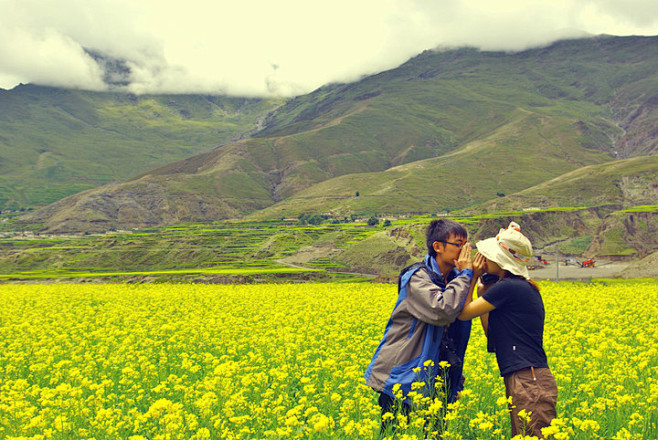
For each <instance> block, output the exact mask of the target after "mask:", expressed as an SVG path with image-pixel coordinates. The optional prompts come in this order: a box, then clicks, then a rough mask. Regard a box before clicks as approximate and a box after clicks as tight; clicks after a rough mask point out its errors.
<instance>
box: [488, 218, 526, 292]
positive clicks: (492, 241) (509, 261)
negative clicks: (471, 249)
mask: <svg viewBox="0 0 658 440" xmlns="http://www.w3.org/2000/svg"><path fill="white" fill-rule="evenodd" d="M475 246H476V247H477V249H478V251H479V252H480V253H481V254H482V255H484V257H485V258H486V259H487V260H491V261H493V262H495V263H496V264H498V265H499V266H500V267H501V268H503V269H505V270H507V271H509V272H511V273H513V274H515V275H520V276H522V277H524V278H526V279H528V278H530V275H529V274H528V267H527V264H528V263H529V262H530V258H531V257H532V244H530V240H528V239H527V238H526V236H525V235H523V234H521V227H520V226H519V225H518V224H517V223H514V222H511V223H510V224H509V226H508V227H507V228H505V229H501V230H500V231H499V232H498V235H496V236H495V237H491V238H487V239H486V240H481V241H478V242H477V243H476V244H475Z"/></svg>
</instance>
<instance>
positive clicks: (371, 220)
mask: <svg viewBox="0 0 658 440" xmlns="http://www.w3.org/2000/svg"><path fill="white" fill-rule="evenodd" d="M378 224H379V219H378V218H377V217H375V216H374V215H373V216H372V217H370V218H369V219H368V226H376V225H378Z"/></svg>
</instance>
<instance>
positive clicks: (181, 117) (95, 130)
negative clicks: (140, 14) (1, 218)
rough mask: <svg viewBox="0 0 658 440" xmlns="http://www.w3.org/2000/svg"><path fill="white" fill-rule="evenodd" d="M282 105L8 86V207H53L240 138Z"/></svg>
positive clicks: (1, 124) (1, 172)
mask: <svg viewBox="0 0 658 440" xmlns="http://www.w3.org/2000/svg"><path fill="white" fill-rule="evenodd" d="M108 62H109V61H108ZM280 104H281V100H262V99H253V98H252V99H247V98H231V97H222V96H201V95H196V96H195V95H158V96H149V95H143V96H136V95H130V94H126V93H98V92H88V91H83V90H67V89H60V88H52V87H41V86H36V85H21V86H18V87H16V88H14V89H12V90H2V89H0V210H6V209H13V210H16V209H26V208H33V207H37V206H40V205H47V204H49V203H52V202H54V201H56V200H59V199H61V198H63V197H65V196H68V195H72V194H75V193H77V192H79V191H82V190H85V189H89V188H94V187H98V186H100V185H104V184H107V183H110V182H121V181H125V180H126V179H129V178H131V177H134V176H135V175H137V174H140V173H143V172H145V171H148V170H151V169H153V168H156V167H158V166H161V165H165V164H167V163H171V162H174V161H176V160H180V159H183V158H185V157H189V156H191V155H193V154H196V153H200V152H202V151H207V150H209V149H211V148H214V147H217V146H218V145H223V144H226V143H230V142H233V141H235V140H236V139H238V138H240V137H243V136H246V135H247V134H248V133H249V132H251V131H254V130H256V129H257V128H258V124H259V121H260V120H261V119H263V118H264V117H265V116H266V115H267V113H269V112H270V111H272V110H273V109H274V108H276V106H278V105H280Z"/></svg>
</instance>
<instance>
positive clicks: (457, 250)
mask: <svg viewBox="0 0 658 440" xmlns="http://www.w3.org/2000/svg"><path fill="white" fill-rule="evenodd" d="M467 237H468V233H467V231H466V229H465V228H464V227H463V226H462V225H460V224H459V223H457V222H455V221H453V220H447V219H442V220H434V221H432V222H431V223H430V224H429V225H428V227H427V231H426V234H425V238H426V245H427V251H428V253H427V255H426V256H425V259H424V260H423V261H422V262H419V263H416V264H414V265H412V266H409V267H408V268H405V269H403V270H402V272H401V273H400V281H399V283H398V292H399V293H398V300H397V302H396V304H395V307H394V309H393V312H392V313H391V317H390V319H389V321H388V323H387V324H386V329H385V330H384V337H383V338H382V341H381V342H380V344H379V346H378V347H377V350H376V351H375V354H374V355H373V358H372V361H371V362H370V365H369V366H368V369H367V370H366V373H365V379H366V383H367V385H368V386H370V387H371V388H373V389H374V390H375V391H378V392H379V393H380V396H379V405H380V406H381V408H382V416H384V414H386V413H388V412H390V413H395V412H396V408H399V409H400V410H401V411H402V412H403V413H408V411H409V410H410V408H411V406H412V402H411V401H410V399H407V395H408V394H409V392H410V391H412V389H413V391H416V392H418V393H422V394H423V395H424V396H427V397H434V396H435V381H436V379H437V375H440V376H441V377H440V379H441V380H443V382H444V383H443V385H442V387H438V388H442V390H443V391H444V392H445V398H446V400H447V402H448V403H450V402H454V401H455V400H456V399H457V393H458V392H459V391H460V390H461V389H462V364H463V360H464V354H465V352H466V344H467V343H468V338H469V337H470V334H471V326H470V323H469V322H468V321H455V320H456V318H457V316H458V315H459V313H460V312H461V309H462V307H463V305H464V301H465V299H466V296H467V295H468V293H469V291H470V287H471V282H472V280H473V262H472V258H471V246H470V244H468V243H466V238H467ZM448 326H449V327H448ZM442 362H443V363H442ZM446 363H449V364H450V365H451V366H450V367H449V368H447V369H446V368H445V367H444V366H445V364H446ZM420 383H424V385H423V386H422V387H420V388H419V386H420ZM412 384H414V385H413V386H412ZM396 394H397V395H398V397H401V398H402V403H401V404H399V403H398V404H397V405H396V403H395V398H396ZM441 422H442V421H439V423H441ZM388 427H389V423H388V422H387V421H386V420H385V417H383V418H382V432H384V431H386V430H387V429H388ZM430 429H436V426H435V427H434V428H430Z"/></svg>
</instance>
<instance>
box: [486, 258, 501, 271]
mask: <svg viewBox="0 0 658 440" xmlns="http://www.w3.org/2000/svg"><path fill="white" fill-rule="evenodd" d="M484 260H485V261H486V262H487V273H490V274H494V275H500V273H501V272H503V270H502V269H501V268H500V266H499V265H498V264H496V262H495V261H493V260H490V259H488V258H486V257H485V258H484Z"/></svg>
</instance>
